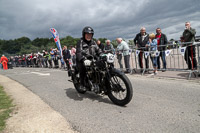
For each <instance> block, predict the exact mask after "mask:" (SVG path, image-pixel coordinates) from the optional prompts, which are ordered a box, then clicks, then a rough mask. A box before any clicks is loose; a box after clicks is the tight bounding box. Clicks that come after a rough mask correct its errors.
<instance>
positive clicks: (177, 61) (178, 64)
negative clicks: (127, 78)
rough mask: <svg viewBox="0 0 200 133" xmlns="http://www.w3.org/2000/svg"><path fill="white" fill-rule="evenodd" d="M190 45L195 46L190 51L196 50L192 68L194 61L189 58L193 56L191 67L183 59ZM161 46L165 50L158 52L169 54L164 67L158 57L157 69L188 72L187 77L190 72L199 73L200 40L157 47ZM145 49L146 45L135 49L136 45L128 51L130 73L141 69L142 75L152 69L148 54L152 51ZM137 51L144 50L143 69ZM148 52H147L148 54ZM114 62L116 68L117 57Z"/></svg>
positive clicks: (190, 74) (195, 74)
mask: <svg viewBox="0 0 200 133" xmlns="http://www.w3.org/2000/svg"><path fill="white" fill-rule="evenodd" d="M191 45H192V46H193V47H195V51H193V50H191V52H190V53H193V52H196V53H195V59H196V61H197V67H196V68H194V62H193V61H192V60H191V58H194V57H192V56H191V57H190V60H191V62H192V68H191V69H188V65H187V61H186V60H185V56H186V53H185V51H186V50H187V49H186V48H187V47H189V48H191V47H190V46H191ZM162 47H166V50H164V51H162V50H161V51H159V52H166V54H168V53H169V54H168V55H167V56H166V57H165V59H166V69H162V67H163V62H162V60H161V57H160V58H159V59H160V68H161V69H158V71H182V72H189V76H188V79H190V78H191V76H192V74H194V76H195V77H197V75H199V74H200V42H195V43H191V42H190V43H177V44H173V43H170V44H168V45H167V46H166V45H164V46H159V47H158V49H159V48H162ZM146 49H147V48H146V47H142V48H140V49H137V48H136V47H134V48H132V49H131V51H130V67H131V74H133V73H136V72H138V70H141V71H142V75H144V74H145V73H146V72H149V71H153V65H152V61H151V59H150V56H151V54H150V53H151V52H152V51H150V47H148V50H146ZM145 50H146V51H145ZM138 51H142V52H144V53H143V57H142V62H143V69H141V68H140V67H139V61H138V56H139V55H138ZM148 52H149V54H148ZM159 52H158V53H159ZM186 52H187V51H186ZM146 53H147V55H148V56H147V58H148V64H149V68H146V66H145V56H144V54H146ZM190 53H189V54H190ZM122 62H123V67H125V65H124V60H122ZM114 64H115V67H116V68H119V64H118V62H117V59H116V60H115V63H114Z"/></svg>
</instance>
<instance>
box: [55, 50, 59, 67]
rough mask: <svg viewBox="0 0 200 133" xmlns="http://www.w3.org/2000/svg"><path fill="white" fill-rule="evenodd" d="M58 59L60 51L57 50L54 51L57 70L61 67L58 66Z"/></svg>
mask: <svg viewBox="0 0 200 133" xmlns="http://www.w3.org/2000/svg"><path fill="white" fill-rule="evenodd" d="M58 58H59V53H58V50H57V48H56V49H55V50H54V65H55V68H59V65H58Z"/></svg>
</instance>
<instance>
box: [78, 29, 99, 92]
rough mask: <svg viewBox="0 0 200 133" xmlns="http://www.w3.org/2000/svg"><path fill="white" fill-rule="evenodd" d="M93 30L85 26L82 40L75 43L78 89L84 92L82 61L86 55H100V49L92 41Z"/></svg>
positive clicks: (84, 74)
mask: <svg viewBox="0 0 200 133" xmlns="http://www.w3.org/2000/svg"><path fill="white" fill-rule="evenodd" d="M93 36H94V30H93V29H92V28H91V27H89V26H87V27H85V28H84V29H83V31H82V38H81V39H80V40H79V41H78V43H77V46H76V47H77V49H76V57H77V58H76V63H77V66H78V70H79V72H80V83H81V85H80V89H82V90H84V91H85V90H86V88H85V87H84V86H85V83H84V78H85V76H86V69H85V66H84V61H85V60H86V56H87V55H93V56H99V55H100V53H101V50H100V48H99V47H98V46H97V44H96V42H95V41H94V40H93Z"/></svg>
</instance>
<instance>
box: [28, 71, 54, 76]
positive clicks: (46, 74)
mask: <svg viewBox="0 0 200 133" xmlns="http://www.w3.org/2000/svg"><path fill="white" fill-rule="evenodd" d="M31 73H33V74H37V75H40V76H50V73H39V72H31Z"/></svg>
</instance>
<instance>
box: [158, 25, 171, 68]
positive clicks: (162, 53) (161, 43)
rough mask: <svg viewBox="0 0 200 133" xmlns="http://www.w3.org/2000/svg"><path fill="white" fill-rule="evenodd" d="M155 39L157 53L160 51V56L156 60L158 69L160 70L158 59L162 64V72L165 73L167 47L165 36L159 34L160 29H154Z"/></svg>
mask: <svg viewBox="0 0 200 133" xmlns="http://www.w3.org/2000/svg"><path fill="white" fill-rule="evenodd" d="M156 33H157V34H156V39H157V45H158V51H160V55H159V56H158V59H157V64H158V69H160V57H161V59H162V62H163V72H164V71H166V58H165V50H166V47H167V42H168V41H167V36H166V35H165V34H163V33H162V32H161V29H160V28H157V29H156Z"/></svg>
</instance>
